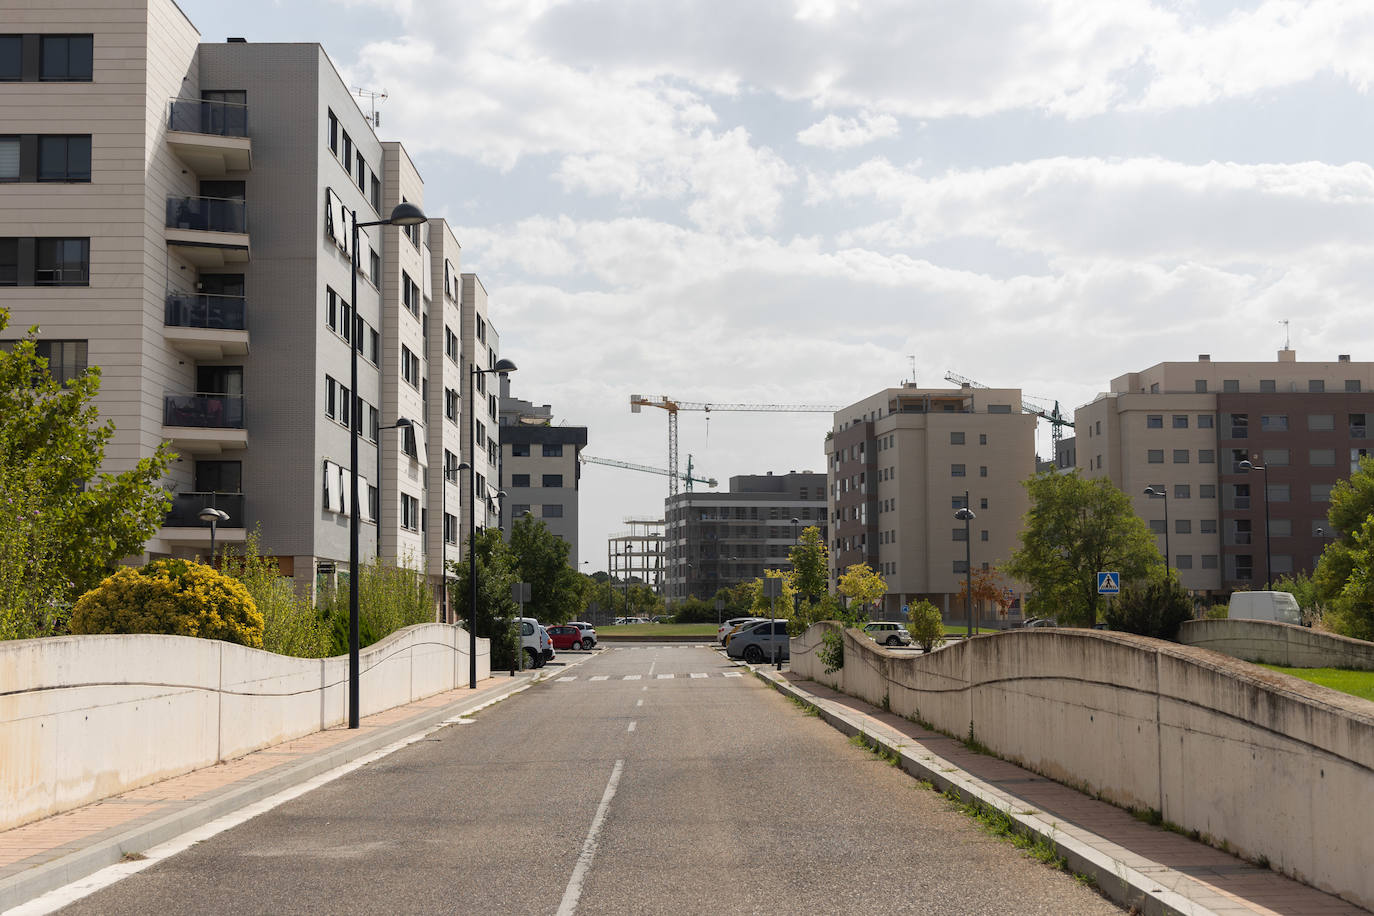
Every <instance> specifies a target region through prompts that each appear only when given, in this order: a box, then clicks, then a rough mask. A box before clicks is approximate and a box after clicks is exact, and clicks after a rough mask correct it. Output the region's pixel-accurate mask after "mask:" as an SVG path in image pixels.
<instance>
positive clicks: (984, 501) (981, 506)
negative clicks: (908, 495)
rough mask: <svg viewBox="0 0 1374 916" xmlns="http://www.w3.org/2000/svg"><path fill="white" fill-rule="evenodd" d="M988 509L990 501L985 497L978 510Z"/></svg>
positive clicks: (979, 502) (981, 500)
mask: <svg viewBox="0 0 1374 916" xmlns="http://www.w3.org/2000/svg"><path fill="white" fill-rule="evenodd" d="M987 507H988V500H987V497H983V498H982V499H980V500H978V508H979V509H986V508H987ZM892 508H894V509H895V508H897V507H896V506H895V505H894V506H893V507H892Z"/></svg>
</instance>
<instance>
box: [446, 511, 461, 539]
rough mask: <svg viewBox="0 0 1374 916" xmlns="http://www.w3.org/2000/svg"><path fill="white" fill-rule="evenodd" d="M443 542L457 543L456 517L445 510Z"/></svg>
mask: <svg viewBox="0 0 1374 916" xmlns="http://www.w3.org/2000/svg"><path fill="white" fill-rule="evenodd" d="M444 543H446V544H457V543H458V518H457V517H456V516H453V515H450V514H448V513H447V512H445V513H444Z"/></svg>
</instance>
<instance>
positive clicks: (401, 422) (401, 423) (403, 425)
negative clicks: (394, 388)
mask: <svg viewBox="0 0 1374 916" xmlns="http://www.w3.org/2000/svg"><path fill="white" fill-rule="evenodd" d="M358 422H359V423H361V422H362V420H361V418H360V419H359V421H358ZM413 425H414V424H413V423H411V422H410V420H409V419H408V418H406V417H397V418H396V422H395V423H392V424H391V425H390V426H378V427H377V556H378V557H381V555H382V499H383V496H382V494H384V493H385V492H386V490H385V489H383V487H382V430H384V429H410V428H411V426H413Z"/></svg>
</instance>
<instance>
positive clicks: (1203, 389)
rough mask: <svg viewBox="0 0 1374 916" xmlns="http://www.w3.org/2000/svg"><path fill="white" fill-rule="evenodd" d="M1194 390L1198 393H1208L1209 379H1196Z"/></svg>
mask: <svg viewBox="0 0 1374 916" xmlns="http://www.w3.org/2000/svg"><path fill="white" fill-rule="evenodd" d="M1193 390H1194V391H1196V392H1197V393H1198V394H1206V393H1207V380H1206V379H1205V378H1200V379H1196V380H1195V381H1194V382H1193Z"/></svg>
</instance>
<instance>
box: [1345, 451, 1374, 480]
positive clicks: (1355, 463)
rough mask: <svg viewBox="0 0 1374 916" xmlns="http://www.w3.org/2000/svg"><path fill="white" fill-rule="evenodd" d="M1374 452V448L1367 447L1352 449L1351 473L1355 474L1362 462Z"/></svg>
mask: <svg viewBox="0 0 1374 916" xmlns="http://www.w3.org/2000/svg"><path fill="white" fill-rule="evenodd" d="M1371 454H1374V450H1371V449H1367V448H1352V449H1351V450H1350V473H1352V474H1354V473H1355V472H1356V471H1358V470H1359V469H1360V462H1361V461H1363V460H1364V459H1365V458H1368V457H1369V456H1370V455H1371Z"/></svg>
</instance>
